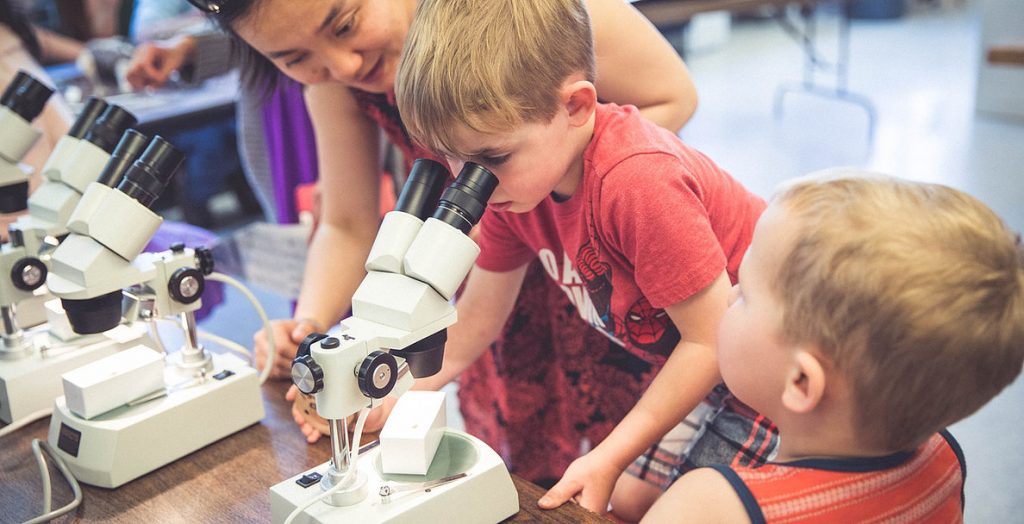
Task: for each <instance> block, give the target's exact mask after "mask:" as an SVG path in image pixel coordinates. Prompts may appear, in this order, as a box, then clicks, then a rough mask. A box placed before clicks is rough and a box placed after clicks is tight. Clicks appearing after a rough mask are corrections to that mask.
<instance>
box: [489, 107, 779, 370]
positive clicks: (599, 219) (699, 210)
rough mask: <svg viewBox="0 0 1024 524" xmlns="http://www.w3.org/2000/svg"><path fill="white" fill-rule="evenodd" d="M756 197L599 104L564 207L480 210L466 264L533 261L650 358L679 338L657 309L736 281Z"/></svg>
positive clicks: (635, 118) (637, 120)
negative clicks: (474, 248) (719, 282)
mask: <svg viewBox="0 0 1024 524" xmlns="http://www.w3.org/2000/svg"><path fill="white" fill-rule="evenodd" d="M764 208H765V203H764V201H763V200H762V199H761V198H759V197H757V196H755V195H754V194H752V193H750V192H749V191H747V190H746V189H745V188H744V187H743V186H742V185H741V184H740V183H739V182H737V181H736V180H734V179H733V178H732V177H730V176H729V174H728V173H726V172H725V171H723V170H722V169H720V168H719V167H718V166H716V165H715V164H714V163H713V162H712V161H711V160H710V159H708V158H707V157H706V156H704V155H703V154H701V153H699V152H697V151H695V150H693V149H691V148H689V147H687V146H686V145H684V144H683V143H682V142H681V141H680V140H679V138H678V137H676V136H675V135H673V134H672V133H670V132H668V131H666V130H664V129H662V128H660V127H658V126H656V125H654V124H653V123H650V122H648V121H646V120H644V119H643V118H642V117H641V116H640V113H639V111H638V110H637V109H636V108H635V107H632V106H625V107H620V106H617V105H614V104H602V105H599V106H598V107H597V114H596V119H595V125H594V136H593V139H592V140H591V141H590V144H589V145H588V146H587V149H586V151H585V152H584V168H583V179H582V182H581V184H580V186H579V188H578V189H577V191H576V192H575V193H574V194H573V195H572V196H571V197H570V198H569V200H567V201H564V202H556V201H555V200H554V199H553V198H550V197H549V198H547V199H546V200H545V201H544V202H542V203H541V204H540V205H538V206H537V207H536V208H535V209H533V210H532V211H529V212H527V213H508V212H506V213H497V212H488V213H485V214H484V218H483V220H482V221H481V228H480V239H479V243H480V246H481V254H480V257H479V258H478V259H477V261H476V263H477V265H478V266H480V267H481V268H483V269H487V270H490V271H510V270H512V269H515V268H517V267H520V266H522V265H523V264H525V263H527V262H529V261H530V260H532V259H533V258H534V257H539V258H540V260H541V262H542V263H543V265H544V268H545V269H546V270H547V272H548V274H549V276H551V278H552V279H554V280H555V282H556V283H557V284H558V285H559V286H560V287H561V288H562V290H563V291H565V293H566V294H567V295H568V296H569V299H570V300H571V301H572V302H573V304H574V305H575V306H576V308H577V309H578V311H579V313H580V315H581V316H582V317H583V319H584V320H586V321H587V322H589V323H590V324H591V325H593V326H594V327H596V328H598V329H599V330H601V331H602V332H604V333H605V334H607V335H609V336H611V337H613V338H614V339H615V340H616V341H618V342H619V343H620V344H621V345H623V346H624V347H626V348H627V349H629V350H630V351H631V352H633V353H635V354H637V355H638V356H640V357H641V358H644V359H645V360H648V361H649V362H653V363H657V364H661V363H663V362H664V360H665V359H666V358H667V357H668V355H669V354H670V353H671V352H672V350H673V349H674V348H675V346H676V344H678V342H679V332H678V331H677V330H676V328H675V326H674V325H673V323H672V321H671V319H670V318H669V317H668V315H667V313H666V312H665V310H664V308H665V307H666V306H669V305H672V304H675V303H678V302H681V301H683V300H686V299H687V298H689V297H691V296H692V295H694V294H695V293H697V292H698V291H700V290H702V289H704V288H705V287H707V286H708V285H710V284H711V283H712V282H713V281H714V279H715V278H716V277H717V276H718V275H719V274H721V272H722V271H723V270H728V273H729V277H730V279H731V280H732V281H733V282H735V281H736V274H737V270H738V269H739V264H740V261H741V259H742V257H743V253H744V252H745V251H746V248H747V246H748V245H749V244H750V238H751V235H752V234H753V230H754V224H755V223H756V222H757V218H758V217H759V216H760V214H761V212H762V211H764Z"/></svg>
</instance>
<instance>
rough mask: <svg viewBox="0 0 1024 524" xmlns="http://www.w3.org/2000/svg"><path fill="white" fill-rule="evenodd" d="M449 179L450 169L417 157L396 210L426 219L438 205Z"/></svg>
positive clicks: (403, 187) (399, 197)
mask: <svg viewBox="0 0 1024 524" xmlns="http://www.w3.org/2000/svg"><path fill="white" fill-rule="evenodd" d="M447 179H448V169H447V168H446V167H444V166H443V165H441V164H440V163H439V162H435V161H433V160H430V159H429V158H420V159H417V160H416V161H415V162H413V164H412V170H410V171H409V178H408V179H406V181H405V185H404V186H402V194H401V195H399V196H398V202H397V203H396V204H395V211H401V212H403V213H408V214H410V215H413V216H415V217H416V218H419V219H420V220H426V219H427V217H429V216H430V214H431V212H432V211H433V210H434V209H435V208H436V207H437V200H438V198H440V196H441V190H442V189H444V182H445V180H447Z"/></svg>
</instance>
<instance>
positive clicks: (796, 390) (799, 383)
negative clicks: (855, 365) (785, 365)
mask: <svg viewBox="0 0 1024 524" xmlns="http://www.w3.org/2000/svg"><path fill="white" fill-rule="evenodd" d="M824 395H825V368H824V366H822V363H821V361H820V360H819V359H818V357H817V356H815V355H814V354H813V353H811V352H809V351H806V350H802V349H801V350H797V352H796V355H795V358H794V362H793V366H792V368H791V369H790V370H789V374H788V375H787V376H786V385H785V387H784V388H783V390H782V405H783V406H785V408H786V409H788V410H790V411H792V412H794V413H801V414H803V413H809V412H811V411H812V410H814V408H816V407H817V406H818V404H820V403H821V399H822V397H823V396H824Z"/></svg>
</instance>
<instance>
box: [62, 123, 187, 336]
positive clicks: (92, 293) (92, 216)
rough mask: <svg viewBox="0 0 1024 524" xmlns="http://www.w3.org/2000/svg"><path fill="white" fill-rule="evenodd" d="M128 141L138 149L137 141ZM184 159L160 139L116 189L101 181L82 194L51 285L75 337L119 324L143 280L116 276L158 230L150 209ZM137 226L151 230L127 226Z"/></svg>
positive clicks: (154, 141)
mask: <svg viewBox="0 0 1024 524" xmlns="http://www.w3.org/2000/svg"><path fill="white" fill-rule="evenodd" d="M126 136H128V135H126ZM133 136H134V135H133ZM127 140H128V141H129V142H131V143H132V144H133V145H132V146H131V147H136V146H135V145H134V143H135V141H136V140H137V138H127ZM124 143H125V141H124V140H122V145H123V144H124ZM126 147H127V146H126ZM115 156H116V155H115ZM183 160H184V154H183V153H182V152H181V151H179V150H178V149H176V148H175V147H174V146H172V145H171V144H170V143H168V142H167V141H166V140H164V139H163V138H161V137H159V136H156V137H154V138H153V140H152V141H150V143H149V145H148V146H147V147H146V149H145V151H143V153H142V155H141V156H140V157H139V158H138V159H137V160H135V161H134V162H133V163H132V164H131V166H130V167H128V169H127V170H126V171H125V174H124V177H123V178H122V179H121V180H120V182H119V183H118V184H117V186H116V188H114V189H110V188H108V187H106V186H103V185H101V184H99V183H97V184H94V185H93V186H91V187H90V189H89V192H87V193H86V195H85V196H83V198H82V201H81V202H80V204H79V207H78V208H77V209H76V210H75V214H74V215H72V222H71V224H70V228H71V230H72V233H73V234H72V236H71V237H69V238H68V239H67V240H65V242H64V243H62V244H61V246H60V247H58V248H57V251H56V252H55V253H54V259H53V260H54V267H53V269H52V271H51V273H50V277H49V279H48V281H47V282H48V284H49V286H50V290H51V292H53V294H54V295H56V296H58V297H60V299H61V303H62V304H63V306H64V310H65V312H66V313H67V315H68V320H69V321H70V323H71V327H72V329H74V331H75V332H76V333H81V334H91V333H101V332H103V331H106V330H108V329H111V328H113V327H115V326H117V324H118V323H119V322H120V320H121V290H122V289H123V288H124V287H127V286H128V285H134V284H138V283H140V282H125V281H124V280H123V278H119V277H121V276H122V275H119V274H117V273H119V272H124V271H125V270H126V268H130V267H131V261H132V260H133V259H135V257H137V256H138V254H139V253H140V252H141V251H142V248H143V247H144V246H145V244H146V242H148V241H149V239H150V238H151V237H152V234H153V232H155V230H156V227H155V226H159V223H160V220H159V217H158V216H155V215H154V214H153V213H152V211H150V210H149V209H148V208H149V207H150V206H152V205H153V203H154V202H155V201H156V199H157V198H158V197H159V196H160V194H161V193H162V192H163V190H164V188H165V187H166V186H167V183H168V182H169V181H170V179H171V177H172V176H173V175H174V173H175V171H177V169H178V167H179V166H180V165H181V162H182V161H183ZM136 222H138V223H143V222H145V223H146V225H149V226H151V227H149V229H147V230H146V231H145V232H144V234H142V235H140V234H138V232H137V231H135V230H134V229H133V228H125V227H124V225H125V224H133V223H136Z"/></svg>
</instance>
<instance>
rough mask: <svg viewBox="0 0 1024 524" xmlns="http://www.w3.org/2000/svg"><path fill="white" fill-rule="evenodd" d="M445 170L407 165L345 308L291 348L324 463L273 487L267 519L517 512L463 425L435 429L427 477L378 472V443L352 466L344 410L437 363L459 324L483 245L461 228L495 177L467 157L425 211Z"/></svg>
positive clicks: (437, 517)
mask: <svg viewBox="0 0 1024 524" xmlns="http://www.w3.org/2000/svg"><path fill="white" fill-rule="evenodd" d="M447 176H448V173H447V170H446V169H445V168H444V166H442V165H441V164H438V163H437V162H433V161H430V160H423V159H421V160H417V161H416V163H415V164H414V166H413V170H412V172H411V173H410V175H409V179H408V181H407V182H406V184H405V187H404V188H403V189H402V194H401V196H400V197H399V200H398V204H397V208H396V210H395V211H392V212H390V213H388V214H387V215H386V216H385V218H384V221H383V223H382V224H381V228H380V231H379V233H378V234H377V238H376V240H375V241H374V244H373V247H372V248H371V250H370V256H369V258H368V259H367V262H366V270H367V271H368V274H367V275H366V278H365V279H364V280H363V281H362V283H361V284H360V286H359V288H358V289H357V290H356V292H355V294H354V295H353V297H352V313H353V314H352V316H351V317H349V318H346V319H345V320H343V321H342V322H341V326H340V331H339V332H338V333H337V334H336V335H333V336H327V335H319V334H318V335H316V336H312V335H311V336H310V338H307V339H306V341H304V342H303V344H302V345H301V346H300V349H299V355H298V357H297V358H296V359H295V361H294V362H293V365H292V381H293V382H294V383H295V384H296V385H297V386H298V388H299V389H300V390H301V391H302V392H304V393H306V394H312V395H315V396H316V409H317V412H318V413H319V414H320V415H321V416H323V417H324V418H325V419H327V421H328V423H329V426H330V433H331V449H332V459H331V461H330V462H328V463H327V464H325V465H321V466H319V467H316V468H313V469H311V470H309V471H305V472H303V473H302V474H299V475H296V476H295V477H292V478H291V479H288V480H286V481H284V482H281V483H279V484H277V485H275V486H273V487H272V488H271V490H270V497H271V512H272V520H273V522H275V523H280V522H287V521H288V520H289V519H293V521H294V522H303V523H308V522H319V523H327V522H359V523H369V522H410V523H412V522H416V523H419V522H498V521H500V520H503V519H505V518H507V517H509V516H511V515H514V514H515V513H516V512H518V511H519V500H518V495H517V493H516V490H515V487H514V486H513V483H512V479H511V477H510V476H509V473H508V470H507V469H506V467H505V464H504V462H502V460H501V458H500V457H499V456H498V454H497V453H495V452H494V450H492V449H491V448H490V447H488V446H487V445H486V444H484V443H483V442H482V441H480V440H479V439H477V438H475V437H473V436H470V435H468V434H466V433H463V432H460V431H455V430H452V429H447V428H442V433H443V436H441V437H440V441H439V444H435V445H436V446H437V448H436V452H435V453H433V460H432V461H430V462H428V465H429V469H427V470H426V474H419V475H409V474H394V473H390V474H389V473H385V470H386V469H388V468H385V467H383V466H382V464H383V462H384V460H387V459H383V458H382V455H381V454H382V450H381V449H380V447H375V448H373V449H372V450H369V451H368V452H367V453H365V454H363V455H360V456H358V458H357V461H356V463H354V464H353V463H351V458H350V457H351V455H350V450H349V446H350V445H349V440H348V439H349V437H348V433H347V428H346V420H345V419H346V417H349V416H351V415H353V414H355V413H357V412H361V411H362V410H364V409H366V408H370V407H374V406H378V405H380V403H381V402H382V399H383V398H384V397H386V396H388V395H392V396H395V397H398V396H399V395H402V394H403V393H405V392H406V391H407V390H408V389H409V388H410V387H411V386H412V382H413V377H426V376H430V375H433V374H435V373H437V372H438V371H439V370H440V369H441V362H442V359H443V356H444V344H445V341H446V340H447V327H448V326H451V325H452V324H454V323H455V321H456V311H455V307H454V306H453V305H452V304H451V302H450V301H451V298H452V296H453V295H454V294H455V292H456V290H457V289H458V287H459V285H460V284H461V283H462V281H463V279H464V278H465V277H466V275H467V273H468V272H469V270H470V268H471V267H472V266H473V263H474V261H475V260H476V257H477V255H478V254H479V252H480V249H479V247H477V245H476V243H474V242H473V241H472V240H471V239H470V238H469V237H468V236H467V233H468V232H469V231H470V229H471V228H472V227H473V225H474V224H476V222H477V221H478V220H479V219H480V216H481V215H482V214H483V211H484V209H485V207H486V203H487V199H488V198H490V195H491V193H492V192H493V191H494V188H495V187H496V186H497V183H498V182H497V178H495V177H494V175H492V174H491V173H490V172H489V171H487V170H486V169H485V168H483V167H482V166H479V165H476V164H472V163H467V164H466V166H465V167H464V169H463V170H462V172H461V173H460V174H459V176H458V178H457V179H456V180H455V182H454V183H453V184H452V185H451V186H450V187H449V188H448V189H447V190H445V192H444V195H443V196H442V197H441V200H440V204H439V205H437V211H436V212H435V213H434V214H433V217H430V218H427V217H428V216H429V215H430V211H431V210H432V209H433V208H434V207H435V202H437V197H438V194H439V193H440V188H441V187H442V186H443V183H444V181H445V179H446V178H447ZM400 405H401V402H400ZM396 412H397V407H396ZM396 414H397V413H393V416H394V415H396ZM391 423H392V420H389V422H388V424H389V425H390V424H391ZM360 429H361V427H360V425H359V424H358V423H357V429H356V434H357V435H358V434H359V432H360ZM385 431H387V427H385ZM391 458H392V459H393V458H394V457H391Z"/></svg>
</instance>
